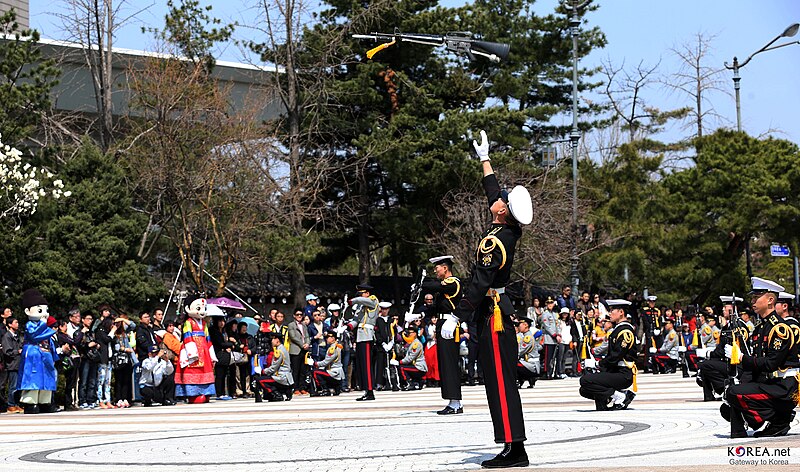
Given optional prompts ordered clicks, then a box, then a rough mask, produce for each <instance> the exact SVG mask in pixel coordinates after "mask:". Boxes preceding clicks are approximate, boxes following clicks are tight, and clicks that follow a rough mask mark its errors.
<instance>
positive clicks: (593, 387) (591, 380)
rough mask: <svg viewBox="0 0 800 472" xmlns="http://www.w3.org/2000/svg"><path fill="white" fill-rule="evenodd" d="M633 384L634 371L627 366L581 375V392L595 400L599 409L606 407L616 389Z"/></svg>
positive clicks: (584, 396) (583, 395)
mask: <svg viewBox="0 0 800 472" xmlns="http://www.w3.org/2000/svg"><path fill="white" fill-rule="evenodd" d="M631 385H633V371H631V369H628V368H627V367H616V370H614V371H606V372H597V373H594V374H586V375H584V376H583V377H581V388H580V390H579V393H580V394H581V396H582V397H583V398H588V399H590V400H594V401H595V404H596V405H597V407H598V409H604V408H605V406H606V405H607V404H608V402H609V401H610V399H611V395H613V394H614V392H615V391H617V390H619V391H623V390H625V389H627V388H628V387H630V386H631Z"/></svg>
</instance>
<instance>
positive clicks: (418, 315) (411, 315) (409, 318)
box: [406, 313, 422, 323]
mask: <svg viewBox="0 0 800 472" xmlns="http://www.w3.org/2000/svg"><path fill="white" fill-rule="evenodd" d="M421 318H422V313H406V323H411V322H412V321H417V320H419V319H421Z"/></svg>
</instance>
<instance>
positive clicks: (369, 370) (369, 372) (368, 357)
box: [365, 343, 372, 390]
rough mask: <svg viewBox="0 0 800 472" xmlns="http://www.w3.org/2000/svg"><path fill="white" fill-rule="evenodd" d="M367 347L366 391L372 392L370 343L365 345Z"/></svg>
mask: <svg viewBox="0 0 800 472" xmlns="http://www.w3.org/2000/svg"><path fill="white" fill-rule="evenodd" d="M365 344H366V345H367V352H366V354H367V390H372V358H371V357H372V354H371V353H370V351H372V343H365Z"/></svg>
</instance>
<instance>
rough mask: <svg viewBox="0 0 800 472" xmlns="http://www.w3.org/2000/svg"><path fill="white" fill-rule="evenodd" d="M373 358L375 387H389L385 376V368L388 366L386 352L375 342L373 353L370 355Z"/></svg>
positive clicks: (387, 378)
mask: <svg viewBox="0 0 800 472" xmlns="http://www.w3.org/2000/svg"><path fill="white" fill-rule="evenodd" d="M372 355H373V357H374V358H375V369H374V372H375V385H376V386H378V385H380V386H381V387H387V386H389V377H388V376H387V375H386V366H387V365H389V359H388V358H387V357H386V356H387V354H386V351H384V350H383V346H382V345H381V344H380V343H378V342H375V351H374V352H373V353H372Z"/></svg>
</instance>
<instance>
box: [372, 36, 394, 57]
mask: <svg viewBox="0 0 800 472" xmlns="http://www.w3.org/2000/svg"><path fill="white" fill-rule="evenodd" d="M396 42H397V41H396V40H394V39H393V40H392V41H391V42H388V43H383V44H380V45H378V46H375V47H374V48H372V49H370V50H369V51H367V59H372V56H374V55H375V54H377V53H379V52H381V51H383V50H384V49H386V48H388V47H389V46H391V45H393V44H394V43H396Z"/></svg>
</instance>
